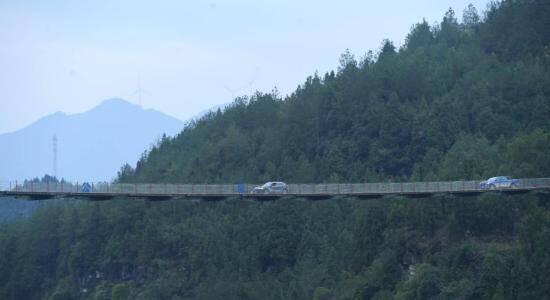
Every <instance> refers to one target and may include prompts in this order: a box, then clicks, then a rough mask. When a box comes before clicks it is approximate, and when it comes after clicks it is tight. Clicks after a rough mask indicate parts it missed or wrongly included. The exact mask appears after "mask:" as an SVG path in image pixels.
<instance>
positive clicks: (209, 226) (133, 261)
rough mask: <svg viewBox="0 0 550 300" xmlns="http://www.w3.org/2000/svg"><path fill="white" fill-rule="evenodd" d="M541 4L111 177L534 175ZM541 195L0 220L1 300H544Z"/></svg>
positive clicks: (387, 46) (218, 205)
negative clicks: (4, 221)
mask: <svg viewBox="0 0 550 300" xmlns="http://www.w3.org/2000/svg"><path fill="white" fill-rule="evenodd" d="M549 117H550V2H549V1H546V0H507V1H502V2H498V3H492V4H491V5H490V6H489V7H488V8H487V10H486V11H485V12H484V13H482V14H480V13H478V12H477V10H476V9H475V8H474V7H473V6H468V7H467V8H466V9H465V10H464V12H463V14H462V19H461V21H459V20H458V17H457V16H456V15H455V13H454V11H453V10H449V11H448V12H447V13H446V14H445V16H444V17H443V20H442V21H441V22H440V23H439V24H437V25H429V24H428V23H427V22H425V21H423V22H421V23H418V24H416V25H414V26H412V28H411V31H410V33H409V34H408V36H407V37H406V40H405V42H404V44H403V46H402V47H400V48H399V49H398V48H396V47H395V46H394V45H393V43H392V42H391V41H388V40H385V41H383V43H382V45H381V47H380V49H379V50H378V51H377V52H376V53H374V52H368V53H367V54H365V55H364V56H362V57H361V58H359V59H357V58H355V57H354V56H353V55H352V54H351V53H350V52H348V51H346V52H345V53H344V54H343V55H342V56H341V58H340V66H339V68H338V70H336V71H334V72H329V73H327V74H324V75H319V74H315V75H313V76H311V77H309V78H307V80H306V81H305V82H304V83H303V84H301V85H300V86H299V87H298V88H297V89H296V91H294V92H293V93H292V94H291V95H288V96H286V97H282V96H280V95H279V93H278V92H277V91H276V90H274V91H272V92H270V93H256V94H255V95H251V96H244V97H240V98H238V99H236V100H235V102H234V103H233V104H232V105H231V106H230V107H228V108H227V109H224V110H223V111H221V110H219V111H216V112H212V113H210V114H208V115H206V116H205V117H203V118H202V119H200V120H198V121H195V122H193V123H191V124H189V125H188V126H186V128H185V129H184V130H183V131H182V132H181V133H180V134H179V135H177V136H176V137H174V138H166V137H165V138H162V139H161V140H160V141H159V142H158V143H157V145H155V146H154V147H152V148H151V149H149V150H148V151H146V152H144V154H143V156H142V158H141V159H140V160H139V161H138V162H137V165H136V167H135V168H134V167H132V166H129V165H125V166H123V167H122V168H121V170H120V172H119V174H118V179H117V181H118V182H178V183H181V182H185V183H187V182H189V183H191V182H194V183H237V182H249V183H259V182H263V181H266V180H273V179H280V180H284V181H287V182H291V183H308V182H369V181H409V180H447V179H449V180H451V179H472V180H473V179H482V178H483V179H485V178H486V177H489V176H493V175H501V174H502V175H512V176H514V177H548V176H550V155H549V154H548V153H549V150H550V118H549ZM549 249H550V193H548V192H539V193H535V192H531V193H526V194H506V193H498V192H491V193H485V194H483V195H481V196H471V197H458V196H452V195H435V196H432V197H429V198H422V199H414V198H405V197H385V198H381V199H371V200H359V199H348V198H338V199H331V200H323V201H308V200H305V199H283V200H278V201H267V202H256V201H248V200H243V199H238V198H235V199H228V200H226V201H222V202H207V201H200V200H199V199H195V200H172V201H166V202H148V201H141V200H140V201H136V200H127V199H116V200H115V201H106V202H75V201H63V202H54V203H52V204H49V205H41V206H40V207H39V208H38V209H37V210H36V212H35V213H34V214H33V216H32V217H30V218H28V219H21V220H18V221H12V222H9V223H6V224H0V257H1V258H0V298H1V299H327V300H328V299H548V297H550V296H549V295H550V251H549Z"/></svg>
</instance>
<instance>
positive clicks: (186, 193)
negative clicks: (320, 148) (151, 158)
mask: <svg viewBox="0 0 550 300" xmlns="http://www.w3.org/2000/svg"><path fill="white" fill-rule="evenodd" d="M255 186H256V185H252V184H109V183H84V184H79V183H68V182H61V183H59V182H58V183H55V182H52V183H35V182H24V183H17V182H13V183H9V184H7V183H4V184H0V195H5V196H15V197H26V198H29V199H51V198H69V197H77V198H86V199H89V200H108V199H112V198H115V197H132V198H146V199H149V200H168V199H172V198H205V199H213V200H216V199H224V198H228V197H243V198H254V199H276V198H280V197H303V198H310V199H325V198H332V197H338V196H348V197H358V198H377V197H382V196H385V195H403V196H409V197H428V196H430V195H433V194H437V193H449V194H456V195H477V194H480V193H484V192H491V191H498V192H506V193H522V192H529V191H532V190H550V178H525V179H520V184H519V185H518V186H516V187H511V188H504V187H503V188H497V189H494V190H491V189H481V188H480V186H479V181H439V182H398V183H395V182H394V183H339V184H289V185H288V193H284V194H277V193H273V194H254V193H252V189H253V188H254V187H255Z"/></svg>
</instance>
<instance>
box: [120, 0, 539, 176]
mask: <svg viewBox="0 0 550 300" xmlns="http://www.w3.org/2000/svg"><path fill="white" fill-rule="evenodd" d="M486 16H487V17H486V19H485V20H483V21H480V17H479V15H478V14H477V12H476V10H475V8H473V7H472V6H470V7H469V8H468V9H466V10H465V12H464V16H463V19H464V21H463V22H462V23H459V22H458V21H457V18H456V16H455V14H454V12H453V11H452V10H449V11H448V12H447V14H446V15H445V17H444V18H443V21H442V22H441V23H440V24H439V25H437V26H430V25H428V24H427V23H426V22H423V23H419V24H416V25H415V26H414V27H413V29H412V30H411V32H410V33H409V35H408V36H407V39H406V42H405V44H404V46H403V47H402V48H401V49H395V47H394V46H393V44H392V43H391V42H390V41H384V43H383V45H382V47H381V49H380V51H379V53H378V54H377V55H376V56H374V55H373V54H372V52H369V53H368V54H367V55H366V56H365V57H364V58H363V59H362V60H361V61H357V60H356V59H355V58H354V57H353V55H351V54H350V53H348V52H346V53H344V54H343V55H342V57H341V59H340V62H341V64H340V67H339V69H338V71H337V72H330V73H327V74H325V75H324V76H318V75H315V76H312V77H310V78H308V79H307V80H306V81H305V83H304V84H302V85H301V86H299V87H298V88H297V89H296V91H295V92H294V93H293V94H292V95H290V96H288V97H285V98H284V99H283V98H281V97H280V96H279V95H277V94H276V93H274V94H273V93H272V94H257V95H253V96H251V97H244V98H240V99H237V100H236V101H235V102H234V103H233V105H232V106H230V107H229V108H228V109H227V110H225V112H223V113H211V114H209V115H207V116H205V117H204V118H203V119H201V120H200V121H197V122H195V123H194V124H192V125H191V126H189V127H187V128H186V129H185V130H184V131H183V132H182V133H181V134H180V135H178V136H177V137H175V138H173V139H166V140H164V141H162V143H160V144H159V145H157V147H155V148H153V149H152V150H151V152H150V153H149V154H148V155H147V156H145V157H143V158H142V159H141V160H140V161H139V162H138V164H137V168H136V170H135V172H134V170H132V169H130V168H125V171H124V172H122V173H121V176H120V178H119V179H120V180H121V181H165V182H222V183H224V182H227V183H229V182H242V181H248V182H259V181H265V180H271V179H281V180H286V181H291V182H327V181H331V182H337V181H348V182H349V181H362V182H364V181H373V180H410V179H416V180H428V179H435V180H443V179H480V178H484V177H487V176H491V175H494V174H510V175H513V176H519V177H521V176H548V175H550V158H549V156H547V155H544V154H543V152H540V151H541V150H542V149H548V148H549V147H550V118H549V116H550V38H549V37H550V32H549V29H548V28H550V26H545V25H544V22H543V21H541V20H548V19H550V17H549V16H550V4H549V2H548V1H504V2H502V3H500V4H494V5H493V7H491V8H490V10H489V11H488V12H487V13H486ZM512 37H513V38H514V39H515V40H513V41H512V40H510V39H511V38H512ZM518 43H519V44H521V45H522V46H521V47H519V46H517V44H518Z"/></svg>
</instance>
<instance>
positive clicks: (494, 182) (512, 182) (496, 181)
mask: <svg viewBox="0 0 550 300" xmlns="http://www.w3.org/2000/svg"><path fill="white" fill-rule="evenodd" d="M519 184H520V182H519V179H512V178H510V176H497V177H491V178H489V179H487V180H485V181H482V182H480V183H479V188H480V189H497V188H513V187H518V186H519Z"/></svg>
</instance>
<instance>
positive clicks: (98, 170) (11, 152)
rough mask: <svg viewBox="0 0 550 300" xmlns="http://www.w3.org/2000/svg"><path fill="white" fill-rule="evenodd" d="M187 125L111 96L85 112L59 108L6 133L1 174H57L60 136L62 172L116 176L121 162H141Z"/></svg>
mask: <svg viewBox="0 0 550 300" xmlns="http://www.w3.org/2000/svg"><path fill="white" fill-rule="evenodd" d="M182 128H183V122H181V121H180V120H177V119H175V118H173V117H170V116H167V115H165V114H162V113H160V112H158V111H155V110H151V109H149V110H144V109H142V108H141V107H139V106H137V105H134V104H131V103H129V102H126V101H124V100H122V99H110V100H106V101H104V102H102V103H101V104H100V105H99V106H97V107H95V108H93V109H92V110H90V111H87V112H84V113H81V114H74V115H66V114H64V113H61V112H58V113H55V114H52V115H49V116H46V117H44V118H42V119H40V120H38V121H37V122H35V123H33V124H31V125H29V126H28V127H26V128H23V129H21V130H18V131H15V132H12V133H7V134H2V135H0V157H2V158H3V159H2V160H0V178H3V179H6V180H7V179H11V180H15V179H19V180H21V179H24V178H31V177H41V176H43V175H44V174H52V172H53V146H52V139H53V136H54V135H56V136H57V139H58V154H57V160H58V177H63V178H66V179H68V180H94V181H97V180H110V179H112V178H113V177H114V176H115V175H116V171H117V170H118V168H119V166H120V165H121V164H123V163H125V162H133V161H135V160H136V159H138V158H139V156H140V154H141V153H142V152H143V151H144V149H147V147H148V146H149V145H151V144H153V143H155V142H156V141H157V140H159V139H160V138H161V137H162V135H163V134H167V135H174V134H176V133H177V132H179V131H180V130H181V129H182Z"/></svg>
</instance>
